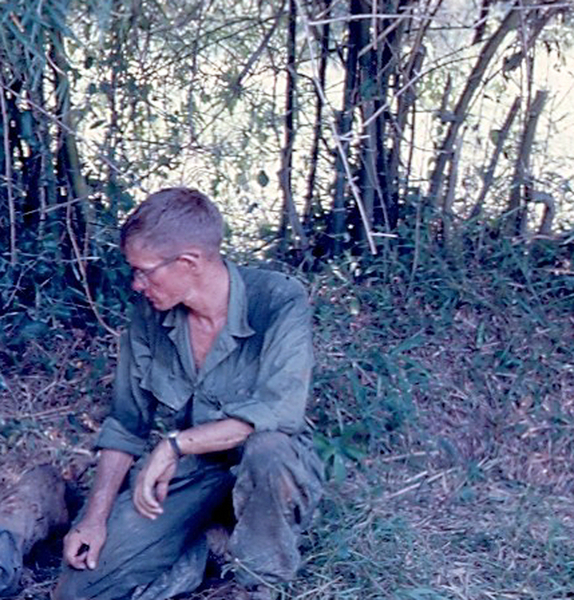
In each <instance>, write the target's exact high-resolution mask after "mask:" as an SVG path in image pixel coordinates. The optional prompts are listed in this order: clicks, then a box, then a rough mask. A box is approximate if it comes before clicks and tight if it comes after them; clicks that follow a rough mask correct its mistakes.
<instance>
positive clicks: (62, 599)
mask: <svg viewBox="0 0 574 600" xmlns="http://www.w3.org/2000/svg"><path fill="white" fill-rule="evenodd" d="M50 600H87V597H85V596H83V595H82V594H81V593H79V591H78V586H77V584H76V582H75V581H74V578H73V577H70V576H68V575H67V574H66V573H65V572H64V573H63V574H62V575H61V576H60V579H59V580H58V583H57V585H56V587H55V589H54V590H53V591H52V593H51V595H50Z"/></svg>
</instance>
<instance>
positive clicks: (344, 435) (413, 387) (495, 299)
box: [0, 250, 574, 600]
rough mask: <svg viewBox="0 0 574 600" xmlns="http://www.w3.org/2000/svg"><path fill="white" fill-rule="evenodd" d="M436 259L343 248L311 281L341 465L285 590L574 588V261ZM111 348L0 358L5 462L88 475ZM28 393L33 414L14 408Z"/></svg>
mask: <svg viewBox="0 0 574 600" xmlns="http://www.w3.org/2000/svg"><path fill="white" fill-rule="evenodd" d="M423 258H424V260H423V261H422V262H421V267H420V269H418V270H417V271H416V272H415V273H412V272H411V271H410V270H409V269H408V268H407V267H405V268H402V263H400V262H397V264H394V265H393V264H391V265H389V264H386V265H384V268H382V266H381V265H379V264H377V263H376V262H373V263H372V264H371V265H369V266H368V267H365V268H363V271H362V273H361V274H360V276H359V277H356V274H355V273H353V272H352V271H353V269H352V268H350V266H349V265H350V263H349V262H348V263H346V264H345V263H341V264H339V265H337V268H336V269H330V268H327V269H325V270H324V271H323V272H322V273H320V274H315V275H313V276H312V277H311V280H310V289H311V292H312V300H313V304H314V310H315V341H316V355H317V357H316V358H317V364H316V376H315V383H314V389H313V395H312V399H311V401H310V410H309V414H310V418H311V420H312V422H313V424H314V427H315V432H316V440H317V446H318V448H319V450H320V452H321V454H322V456H323V458H324V460H325V462H326V465H327V468H328V472H329V477H330V479H329V482H328V485H327V489H326V492H325V497H324V500H323V502H322V504H321V506H320V510H319V511H318V513H317V515H316V518H315V523H314V527H313V528H312V530H311V531H309V532H308V533H307V534H306V536H305V538H304V540H303V543H304V547H305V564H304V566H303V569H302V573H301V577H300V578H299V579H298V580H297V581H295V582H293V583H291V584H290V585H287V586H284V588H283V590H282V595H283V597H284V598H293V599H297V600H319V599H321V600H327V599H332V600H351V599H361V600H363V599H389V600H439V599H449V600H455V599H461V600H490V599H496V600H503V599H517V600H518V599H520V600H529V599H532V600H535V599H536V600H546V599H548V600H550V599H552V600H558V599H566V598H573V597H574V502H573V501H572V494H573V492H574V467H573V464H574V436H573V432H574V401H573V399H574V344H573V339H574V311H573V310H572V309H573V308H574V275H573V274H571V273H570V270H569V268H566V267H564V266H562V267H560V269H557V268H555V267H554V266H553V265H544V266H535V265H533V264H532V263H531V262H528V261H529V260H530V259H529V258H528V256H525V255H524V253H519V254H518V255H517V256H514V255H512V254H509V253H508V251H507V250H505V251H504V252H502V251H501V253H500V254H499V255H493V254H492V253H491V254H490V255H489V256H488V257H487V258H488V260H486V261H484V260H478V259H477V260H474V259H473V260H472V261H467V262H466V263H465V264H464V268H461V267H460V265H459V266H457V265H453V264H451V263H449V262H448V261H445V260H443V259H440V258H439V257H437V256H434V255H430V254H429V255H428V256H425V257H423ZM397 260H399V259H397ZM108 352H111V353H112V354H113V346H112V345H111V344H106V343H103V342H102V341H97V342H90V341H89V340H84V341H83V342H82V343H79V344H77V345H76V347H74V348H73V349H71V346H70V345H66V344H65V343H63V342H62V344H61V345H60V346H56V347H54V346H52V347H51V360H50V361H47V360H46V356H45V355H44V354H43V353H42V352H41V351H40V350H38V348H37V347H32V346H30V347H28V350H27V353H24V355H23V358H22V359H21V361H20V364H19V365H12V366H10V368H9V369H8V370H6V371H5V372H3V379H2V380H1V381H3V389H0V406H1V407H3V408H4V409H5V410H4V412H6V414H4V413H2V414H0V417H2V418H4V421H1V422H0V452H2V458H3V465H4V470H10V469H12V472H14V473H16V472H18V469H21V468H22V466H23V465H25V464H28V463H29V462H30V461H33V460H37V461H39V460H45V459H49V460H52V461H56V462H57V464H61V465H62V467H63V468H65V469H71V470H72V472H75V473H80V474H82V473H84V471H83V469H85V468H86V466H87V469H88V470H87V471H85V473H84V475H82V478H83V479H81V480H82V481H83V480H85V479H86V477H87V476H88V475H87V474H89V472H90V468H91V466H90V465H91V464H92V463H90V462H89V459H88V458H87V457H86V456H85V454H83V453H82V450H83V449H84V448H86V447H88V446H89V443H90V441H91V440H92V439H93V435H94V433H93V432H91V431H89V429H90V428H89V427H87V428H86V427H85V415H86V414H88V413H90V411H91V407H92V405H93V404H94V403H95V405H96V407H97V410H96V414H97V415H101V414H103V412H102V411H103V408H102V407H103V406H104V404H105V396H106V395H107V394H108V393H109V385H110V379H109V368H110V366H111V365H109V364H107V363H106V362H105V360H104V361H103V360H102V357H103V356H104V355H107V353H108ZM56 354H57V356H56ZM92 355H93V357H94V359H95V360H94V361H93V362H92V368H90V369H88V368H80V363H77V362H76V360H83V361H87V362H85V364H86V365H87V364H89V363H90V361H89V360H87V358H86V357H89V356H92ZM63 357H65V361H66V364H67V365H68V368H64V369H63V368H61V367H59V366H58V365H61V364H62V361H61V360H60V358H63ZM96 359H97V360H96ZM47 362H49V365H48V366H47V367H46V366H45V367H42V365H45V363H46V364H47ZM30 366H32V367H34V368H36V369H37V372H36V373H35V375H34V376H33V377H32V376H31V375H30V374H29V373H30ZM71 366H72V367H73V366H75V367H76V368H72V369H71ZM42 369H44V370H43V371H42ZM25 371H26V372H27V373H28V375H25V373H24V372H25ZM42 373H43V375H42ZM15 397H17V398H18V399H21V398H22V397H24V398H28V399H29V401H28V402H27V403H25V406H26V407H27V408H26V410H25V411H24V412H25V413H26V420H20V421H19V422H15V421H14V420H10V416H11V415H16V416H17V414H16V413H18V410H20V409H19V406H20V403H19V402H16V400H15ZM33 399H36V402H35V403H34V402H32V400H33ZM49 411H53V412H52V413H51V412H49ZM68 413H73V414H72V416H74V415H75V416H76V417H77V418H76V419H72V418H70V416H69V415H68ZM64 415H65V416H66V418H64ZM83 424H84V425H83ZM54 428H59V431H60V432H61V436H62V439H61V440H59V441H58V440H54V438H53V436H52V437H51V432H52V431H53V429H54ZM82 428H83V429H82ZM32 444H33V448H32ZM51 576H52V577H53V573H52V575H51ZM27 577H28V579H27V585H28V588H27V591H25V592H23V593H22V594H21V595H20V597H19V600H23V599H24V598H40V597H45V594H46V591H47V589H49V583H50V576H47V575H46V574H45V573H43V574H42V573H40V574H38V573H37V572H34V571H33V570H32V571H29V572H28V574H27Z"/></svg>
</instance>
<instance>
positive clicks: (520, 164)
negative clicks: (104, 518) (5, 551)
mask: <svg viewBox="0 0 574 600" xmlns="http://www.w3.org/2000/svg"><path fill="white" fill-rule="evenodd" d="M569 9H570V7H569V5H568V3H564V2H553V1H548V2H542V3H537V4H536V5H534V4H530V3H528V2H516V3H502V2H481V3H478V2H465V3H456V2H454V1H447V0H444V2H442V1H440V0H436V1H433V0H429V1H421V2H419V1H412V0H407V1H403V0H400V1H399V0H397V1H393V2H384V3H381V2H378V3H372V2H368V1H363V0H349V1H348V2H331V1H330V0H322V1H321V2H312V3H310V2H301V1H300V0H297V1H296V0H284V1H276V0H275V1H272V0H269V1H267V0H265V1H262V2H258V3H252V2H248V1H241V2H229V1H227V0H217V1H214V2H202V1H198V2H193V3H185V2H184V3H181V2H176V1H171V0H170V1H165V2H160V3H157V2H150V1H148V0H142V1H141V2H137V3H127V2H123V1H121V0H106V1H104V2H93V1H92V0H75V1H73V2H68V1H67V0H66V1H63V0H32V1H28V0H9V1H8V2H4V3H3V4H2V5H1V6H0V34H1V35H0V324H1V327H0V455H1V456H2V465H3V468H2V477H3V479H4V480H5V481H9V480H11V479H12V478H16V477H17V476H18V474H19V473H21V472H22V470H23V469H25V468H26V467H29V466H31V465H33V464H40V463H42V462H50V463H52V464H55V465H57V466H59V467H60V468H61V469H62V472H64V473H65V475H66V477H67V478H68V479H69V480H70V482H75V485H76V486H78V487H79V492H80V493H81V492H83V491H85V489H86V488H87V486H88V484H89V482H90V478H91V476H92V467H93V464H94V457H93V456H92V454H91V452H90V447H91V443H92V441H93V439H94V436H95V432H96V431H97V428H98V425H99V423H100V422H101V420H102V418H103V416H104V414H105V412H106V410H107V403H108V400H109V395H110V391H111V382H112V371H113V365H114V361H115V356H116V352H117V348H116V343H117V338H116V332H117V330H118V329H120V328H121V327H122V326H123V325H124V323H125V319H126V314H127V306H128V304H129V299H130V292H129V289H128V285H127V280H128V271H127V268H126V265H125V264H124V262H123V261H122V259H121V257H120V255H119V252H118V249H117V240H116V234H117V228H118V225H119V223H121V221H122V219H123V218H124V216H125V214H126V212H127V211H129V210H130V208H131V207H132V206H133V205H134V204H135V203H136V202H137V201H138V200H139V199H140V198H141V197H142V196H143V195H144V194H145V193H147V192H148V191H151V190H153V189H156V188H157V187H159V186H162V185H169V184H172V183H185V184H189V185H197V186H198V187H200V188H202V189H204V190H206V191H208V192H209V193H211V195H212V196H214V198H215V199H216V200H217V201H218V202H219V204H220V205H221V207H222V209H223V211H224V213H225V215H226V216H227V217H228V237H227V239H226V249H227V251H228V252H229V253H230V254H231V255H232V256H233V257H234V258H236V259H237V260H239V261H240V262H245V261H273V263H274V264H275V266H277V267H279V268H284V269H289V270H292V271H294V272H295V273H296V274H297V275H298V276H299V277H301V278H302V279H304V280H306V282H307V284H308V287H309V290H310V295H311V299H312V302H313V306H314V315H315V339H316V354H317V365H316V372H315V383H314V390H313V395H312V399H311V403H310V420H311V422H312V424H313V426H314V429H315V439H316V445H317V448H318V450H319V452H320V453H321V455H322V457H323V458H324V461H325V464H326V467H327V471H328V474H329V485H328V488H327V490H326V496H325V499H324V501H323V503H322V506H321V510H320V511H319V513H318V515H317V518H316V522H315V526H314V528H313V529H312V530H311V531H310V532H309V533H308V534H307V536H306V538H305V540H304V543H305V546H306V556H307V562H306V564H305V566H304V570H303V573H302V577H301V578H300V579H299V580H298V581H297V582H295V583H293V584H291V585H289V586H285V587H284V588H282V590H281V591H282V594H283V597H285V598H298V599H299V600H303V599H305V600H309V599H314V598H316V599H321V600H323V599H325V598H332V599H337V600H339V599H341V600H344V599H351V598H361V599H362V598H373V599H374V598H392V599H395V600H416V599H420V600H431V599H449V600H451V599H452V600H454V599H455V598H464V599H465V600H466V599H468V600H475V599H476V600H479V599H480V600H483V599H484V598H524V599H528V598H532V599H537V600H538V599H551V598H552V599H556V598H567V597H569V596H571V595H572V592H571V590H572V587H571V579H572V574H573V573H574V542H573V541H572V540H574V536H573V535H572V534H573V533H574V532H573V531H572V523H573V522H574V521H573V517H574V515H573V514H572V507H571V502H570V495H571V493H572V489H573V485H574V471H573V470H572V468H571V459H572V426H573V419H574V407H573V404H572V398H573V397H574V394H573V392H574V369H573V367H572V365H574V356H573V350H572V343H571V340H572V334H573V321H572V308H573V301H574V270H573V268H572V251H573V246H572V235H571V232H570V230H569V228H570V227H571V214H570V213H571V208H572V206H571V205H572V190H571V186H570V184H569V181H568V169H570V170H571V165H569V164H568V161H569V160H570V157H569V156H568V152H567V151H560V150H559V151H558V152H553V150H554V148H553V147H552V146H553V144H552V143H551V141H550V140H552V139H555V138H554V137H553V136H557V135H558V133H560V132H559V130H560V128H561V123H562V122H563V119H564V118H565V115H564V114H563V112H561V109H560V102H559V101H560V97H559V93H558V92H555V91H553V89H552V88H551V87H548V89H546V87H545V86H546V83H547V82H546V81H544V80H543V78H542V79H541V78H540V72H541V70H543V69H542V65H544V64H546V62H547V60H546V59H548V60H550V61H555V62H556V63H557V64H558V67H556V69H559V68H562V71H561V73H563V74H564V73H566V72H567V65H568V63H567V61H568V58H567V57H568V54H567V51H568V49H569V48H570V47H571V41H572V40H571V37H572V32H571V22H570V19H571V14H570V11H569ZM377 11H378V12H377ZM560 63H562V65H563V66H562V67H560ZM564 77H565V75H564ZM548 81H549V80H548ZM548 85H549V84H548ZM515 95H516V98H515ZM541 132H542V133H541ZM544 132H546V133H544ZM545 135H546V136H547V137H546V138H545ZM373 250H376V252H374V251H373ZM57 543H58V542H57V541H56V542H54V541H52V542H51V544H52V546H49V547H48V548H49V550H50V551H49V552H44V553H43V552H42V550H41V549H40V550H39V552H37V553H35V554H34V555H33V556H32V557H31V558H30V560H29V564H28V567H29V568H28V570H27V571H26V580H25V589H24V590H23V591H22V593H21V594H20V596H19V597H18V600H24V599H25V598H35V599H37V598H47V597H48V592H49V589H50V587H51V585H52V584H53V579H54V576H55V569H56V568H57V560H56V559H55V558H54V557H55V556H57V553H58V549H57ZM54 544H55V546H54Z"/></svg>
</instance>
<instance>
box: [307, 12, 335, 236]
mask: <svg viewBox="0 0 574 600" xmlns="http://www.w3.org/2000/svg"><path fill="white" fill-rule="evenodd" d="M330 6H331V0H325V15H326V16H327V17H328V16H329V8H330ZM329 37H330V24H329V23H328V22H327V23H325V24H324V25H323V28H322V32H321V60H320V62H319V72H318V85H319V86H320V87H321V92H322V93H320V92H319V90H316V102H317V104H316V105H315V125H314V127H313V144H312V146H311V160H310V165H309V176H308V178H307V195H306V196H305V210H304V213H303V215H304V216H303V222H304V225H305V230H306V231H309V230H310V229H311V227H312V224H313V195H314V193H315V180H316V178H317V167H318V163H319V145H320V143H321V139H322V137H323V127H322V122H323V94H324V92H325V81H326V77H327V63H328V60H329Z"/></svg>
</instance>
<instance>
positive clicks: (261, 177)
mask: <svg viewBox="0 0 574 600" xmlns="http://www.w3.org/2000/svg"><path fill="white" fill-rule="evenodd" d="M257 183H258V184H259V185H260V186H261V187H266V186H267V185H268V184H269V177H268V176H267V173H266V172H265V171H264V170H263V169H261V171H259V173H257Z"/></svg>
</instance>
